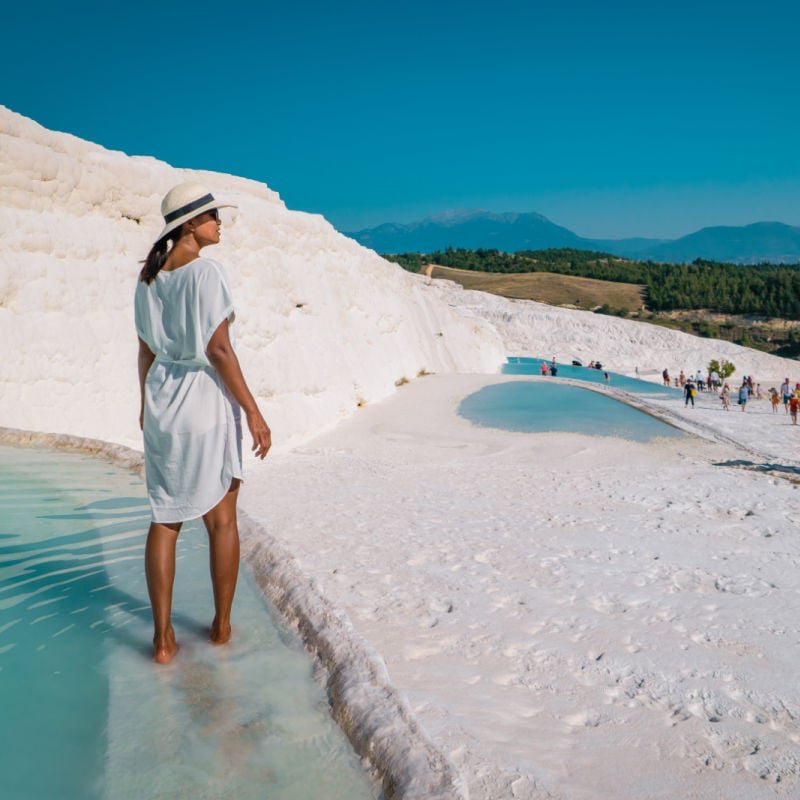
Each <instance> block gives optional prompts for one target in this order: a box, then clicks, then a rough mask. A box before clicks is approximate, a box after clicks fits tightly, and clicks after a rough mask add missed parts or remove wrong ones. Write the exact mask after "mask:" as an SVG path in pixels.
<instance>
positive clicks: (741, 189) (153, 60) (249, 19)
mask: <svg viewBox="0 0 800 800" xmlns="http://www.w3.org/2000/svg"><path fill="white" fill-rule="evenodd" d="M0 30H2V46H1V47H0V75H2V77H1V78H0V103H2V104H3V105H6V106H8V107H9V108H11V109H12V110H14V111H17V112H19V113H21V114H24V115H26V116H29V117H32V118H33V119H35V120H36V121H38V122H39V123H41V124H42V125H44V126H45V127H47V128H52V129H54V130H61V131H68V132H70V133H73V134H75V135H77V136H80V137H81V138H84V139H88V140H91V141H93V142H97V143H98V144H101V145H103V146H105V147H108V148H111V149H115V150H122V151H124V152H126V153H129V154H132V155H133V154H137V155H153V156H155V157H157V158H161V159H163V160H165V161H168V162H170V163H171V164H174V165H176V166H186V167H195V168H200V169H211V170H218V171H221V172H229V173H234V174H238V175H244V176H247V177H250V178H254V179H256V180H260V181H264V182H266V183H267V184H268V185H269V186H270V187H271V188H272V189H275V190H276V191H278V192H279V193H280V195H281V197H282V198H283V199H284V200H285V202H286V203H287V205H288V206H289V207H290V208H295V209H301V210H306V211H314V212H319V213H322V214H324V215H325V216H326V217H327V218H328V219H329V220H330V221H331V222H332V223H333V224H334V225H336V226H337V227H338V228H340V229H341V230H355V229H358V228H361V227H366V226H369V225H373V224H378V223H380V222H388V221H394V222H407V221H412V220H415V219H420V218H422V217H424V216H428V215H430V214H434V213H437V212H441V211H446V210H452V209H460V208H485V209H491V210H495V211H538V212H539V213H541V214H544V215H545V216H547V217H548V218H550V219H551V220H553V221H554V222H557V223H559V224H561V225H565V226H566V227H568V228H570V229H572V230H574V231H575V232H576V233H579V234H581V235H584V236H597V237H622V236H655V237H676V236H680V235H683V234H686V233H690V232H692V231H693V230H696V229H697V228H700V227H703V226H706V225H717V224H733V225H739V224H746V223H749V222H756V221H761V220H778V221H781V222H786V223H789V224H791V225H800V96H799V95H800V58H798V55H797V52H798V44H797V42H798V37H800V4H799V3H797V0H791V2H790V0H772V2H769V3H756V2H753V1H752V0H747V1H746V2H743V1H742V0H727V1H726V2H723V1H722V0H694V1H693V2H685V1H684V0H668V2H661V1H660V0H648V1H647V2H643V0H636V2H628V1H627V0H624V1H623V0H608V2H588V0H584V1H583V2H577V0H560V2H556V0H547V2H539V0H527V1H524V0H520V2H516V0H491V1H490V2H474V1H473V2H468V1H467V0H462V2H459V3H455V2H437V0H425V1H424V2H421V1H418V0H405V2H391V3H390V2H383V1H382V0H369V1H368V0H355V1H353V0H339V1H338V2H317V0H307V1H306V2H304V1H303V0H294V2H290V0H285V1H284V2H280V3H276V2H270V1H269V0H267V1H265V2H255V1H252V2H251V0H247V1H246V2H236V0H227V2H225V1H224V0H217V2H213V3H211V2H205V0H197V1H196V2H193V3H185V2H167V1H162V2H158V3H156V2H151V0H139V2H136V3H129V2H103V3H100V2H95V0H89V2H80V0H78V1H77V2H75V3H71V4H70V3H63V2H52V1H48V2H42V1H41V0H23V1H22V2H15V3H13V5H10V6H8V8H7V9H6V11H5V12H4V17H3V20H2V28H1V29H0Z"/></svg>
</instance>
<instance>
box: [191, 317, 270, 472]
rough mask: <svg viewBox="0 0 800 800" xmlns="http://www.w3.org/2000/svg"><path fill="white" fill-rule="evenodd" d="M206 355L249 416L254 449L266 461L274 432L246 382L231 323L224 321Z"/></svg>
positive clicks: (248, 423) (210, 341)
mask: <svg viewBox="0 0 800 800" xmlns="http://www.w3.org/2000/svg"><path fill="white" fill-rule="evenodd" d="M206 355H207V356H208V360H209V361H210V362H211V366H212V367H214V369H215V370H216V371H217V374H218V375H219V377H220V378H221V379H222V382H223V383H224V384H225V386H226V387H227V388H228V391H230V393H231V394H232V395H233V397H234V399H235V400H236V402H237V403H238V404H239V405H240V406H241V407H242V411H244V413H245V415H246V417H247V427H248V428H249V429H250V433H251V435H252V437H253V447H252V449H253V450H254V451H255V455H256V457H257V458H264V456H265V455H266V454H267V452H268V451H269V449H270V447H271V446H272V433H271V432H270V429H269V425H267V423H266V421H265V420H264V417H262V416H261V412H260V411H259V410H258V405H257V404H256V401H255V398H254V397H253V395H252V393H251V392H250V389H249V388H248V387H247V383H246V382H245V379H244V375H243V374H242V368H241V366H240V365H239V359H238V358H237V357H236V353H235V352H234V349H233V346H232V345H231V340H230V336H229V334H228V320H224V321H223V322H221V323H220V325H219V327H218V328H217V329H216V330H215V331H214V333H213V334H212V336H211V339H209V342H208V346H207V347H206Z"/></svg>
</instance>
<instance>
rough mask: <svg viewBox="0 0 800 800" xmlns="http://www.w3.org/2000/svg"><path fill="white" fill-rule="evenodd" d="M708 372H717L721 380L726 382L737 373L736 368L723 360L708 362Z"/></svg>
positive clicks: (713, 359) (714, 359)
mask: <svg viewBox="0 0 800 800" xmlns="http://www.w3.org/2000/svg"><path fill="white" fill-rule="evenodd" d="M708 371H709V372H716V373H717V375H719V377H720V378H722V380H723V381H724V380H725V379H726V378H730V376H731V375H733V373H734V372H736V367H735V366H734V365H733V364H732V363H731V362H730V361H727V360H726V359H724V358H723V359H722V361H717V359H716V358H712V359H711V361H709V362H708Z"/></svg>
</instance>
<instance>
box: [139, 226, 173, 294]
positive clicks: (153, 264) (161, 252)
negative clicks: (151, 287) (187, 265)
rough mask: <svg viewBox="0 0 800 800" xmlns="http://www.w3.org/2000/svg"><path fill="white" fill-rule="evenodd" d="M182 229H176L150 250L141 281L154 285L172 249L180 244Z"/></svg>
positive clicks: (140, 274) (141, 273) (141, 274)
mask: <svg viewBox="0 0 800 800" xmlns="http://www.w3.org/2000/svg"><path fill="white" fill-rule="evenodd" d="M182 227H183V226H181V227H179V228H176V229H175V230H174V231H170V232H169V233H168V234H167V235H166V236H164V237H162V238H161V239H159V240H158V241H157V242H156V243H155V244H154V245H153V246H152V247H151V248H150V252H149V253H148V254H147V258H146V259H145V260H144V266H143V267H142V271H141V272H140V273H139V280H140V281H142V282H144V283H152V282H153V279H154V278H155V277H156V275H158V273H159V272H161V268H162V267H163V266H164V264H165V263H166V261H167V255H169V252H170V250H171V249H172V247H174V246H175V244H176V243H177V242H178V239H180V238H181V230H182ZM170 245H172V247H170Z"/></svg>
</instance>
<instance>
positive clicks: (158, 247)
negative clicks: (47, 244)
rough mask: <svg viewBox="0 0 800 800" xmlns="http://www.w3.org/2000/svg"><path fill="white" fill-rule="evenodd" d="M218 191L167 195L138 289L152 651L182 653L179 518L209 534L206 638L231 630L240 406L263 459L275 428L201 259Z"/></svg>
mask: <svg viewBox="0 0 800 800" xmlns="http://www.w3.org/2000/svg"><path fill="white" fill-rule="evenodd" d="M220 207H226V206H224V205H222V206H221V204H220V203H218V202H217V201H216V200H215V199H214V197H213V195H212V194H211V193H210V192H209V191H208V190H207V189H206V188H205V187H204V186H202V185H200V184H197V183H183V184H180V185H179V186H176V187H174V188H173V189H171V190H170V191H169V192H168V193H167V195H166V197H164V200H163V201H162V203H161V213H162V214H163V216H164V229H163V230H162V231H161V234H160V236H159V237H158V239H157V241H156V243H155V244H154V245H153V247H152V248H151V250H150V253H149V254H148V256H147V259H146V260H145V263H144V267H143V268H142V271H141V274H140V275H139V282H138V283H137V285H136V295H135V312H136V332H137V334H138V335H139V359H138V361H139V385H140V389H141V409H140V414H139V425H140V427H141V428H142V431H143V433H144V454H145V472H146V479H147V493H148V496H149V499H150V506H151V508H152V511H153V521H152V522H151V523H150V529H149V531H148V535H147V546H146V549H145V573H146V575H147V590H148V592H149V594H150V604H151V605H152V609H153V624H154V628H155V632H154V635H153V648H154V658H155V660H156V662H158V663H159V664H167V663H169V662H170V661H171V660H172V658H173V657H174V655H175V653H176V652H177V650H178V644H177V642H176V640H175V631H174V630H173V628H172V623H171V613H172V587H173V583H174V580H175V545H176V543H177V539H178V534H179V533H180V529H181V525H182V523H183V522H185V521H186V520H191V519H196V518H198V517H202V519H203V522H204V523H205V526H206V529H207V531H208V537H209V546H210V562H211V583H212V587H213V592H214V610H215V616H214V620H213V622H212V623H211V631H210V637H211V641H212V642H214V643H215V644H223V643H225V642H227V641H228V640H229V639H230V635H231V606H232V604H233V596H234V593H235V591H236V579H237V576H238V573H239V529H238V526H237V521H236V500H237V495H238V491H239V483H240V481H241V479H242V429H241V418H240V409H241V410H244V412H245V416H246V419H247V426H248V428H249V429H250V433H251V435H252V437H253V448H252V449H253V451H254V452H255V455H256V456H257V457H258V458H262V459H263V458H264V456H265V455H266V454H267V451H268V450H269V449H270V446H271V435H270V430H269V426H268V425H267V423H266V422H265V421H264V418H263V417H262V416H261V412H260V411H259V410H258V406H257V405H256V401H255V400H254V398H253V395H252V394H251V392H250V390H249V389H248V387H247V383H246V382H245V379H244V376H243V375H242V370H241V368H240V366H239V361H238V359H237V357H236V353H235V352H234V349H233V344H232V336H231V330H230V324H231V323H232V322H233V320H234V316H235V315H234V311H233V298H232V295H231V291H230V287H229V286H228V280H227V277H226V275H225V272H224V270H223V268H222V265H221V264H219V263H217V262H216V261H212V260H211V259H210V258H203V257H201V256H200V250H201V249H202V248H204V247H206V246H208V245H213V244H217V243H218V242H219V240H220V220H219V211H218V209H219V208H220Z"/></svg>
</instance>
